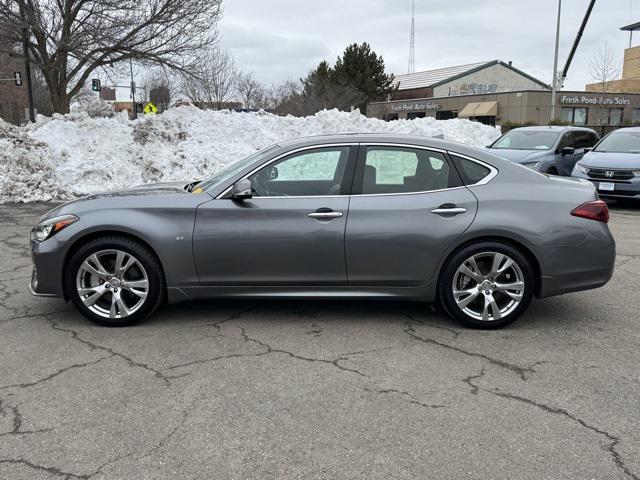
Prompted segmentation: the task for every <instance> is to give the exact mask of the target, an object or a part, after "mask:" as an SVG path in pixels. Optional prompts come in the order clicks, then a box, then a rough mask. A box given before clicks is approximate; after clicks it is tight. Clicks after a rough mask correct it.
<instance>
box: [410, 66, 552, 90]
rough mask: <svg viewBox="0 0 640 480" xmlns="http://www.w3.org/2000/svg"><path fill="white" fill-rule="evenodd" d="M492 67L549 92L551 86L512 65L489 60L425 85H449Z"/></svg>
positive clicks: (431, 86) (433, 86)
mask: <svg viewBox="0 0 640 480" xmlns="http://www.w3.org/2000/svg"><path fill="white" fill-rule="evenodd" d="M493 65H502V66H503V67H507V68H508V69H509V70H511V71H513V72H516V73H517V74H519V75H522V76H523V77H525V78H528V79H529V80H531V81H532V82H535V83H537V84H538V85H540V86H542V87H544V88H546V89H549V90H551V86H550V85H548V84H546V83H544V82H542V81H540V80H538V79H537V78H535V77H532V76H531V75H529V74H528V73H525V72H523V71H522V70H519V69H517V68H516V67H514V66H513V65H509V64H508V63H505V62H503V61H502V60H491V61H490V62H487V63H483V64H482V65H479V66H477V67H474V68H472V69H470V70H466V71H464V72H462V73H459V74H457V75H454V76H453V77H449V78H446V79H444V80H440V81H439V82H436V83H432V84H431V85H427V86H428V87H430V88H435V87H439V86H440V85H444V84H445V83H449V82H452V81H454V80H458V79H459V78H462V77H466V76H467V75H470V74H472V73H475V72H479V71H480V70H484V69H485V68H488V67H492V66H493ZM416 88H424V87H416Z"/></svg>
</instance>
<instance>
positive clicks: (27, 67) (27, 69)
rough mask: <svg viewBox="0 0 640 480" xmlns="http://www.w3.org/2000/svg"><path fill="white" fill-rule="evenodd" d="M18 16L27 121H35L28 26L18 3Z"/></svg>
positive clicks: (21, 6)
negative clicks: (27, 108)
mask: <svg viewBox="0 0 640 480" xmlns="http://www.w3.org/2000/svg"><path fill="white" fill-rule="evenodd" d="M20 16H21V17H22V21H23V23H24V25H23V27H22V51H23V54H24V73H25V75H26V77H27V100H28V102H29V121H30V122H35V121H36V113H35V110H34V108H33V85H32V84H31V62H30V61H29V28H28V26H27V25H28V23H27V16H26V15H25V13H24V6H23V5H22V3H21V4H20Z"/></svg>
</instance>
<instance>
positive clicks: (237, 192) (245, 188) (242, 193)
mask: <svg viewBox="0 0 640 480" xmlns="http://www.w3.org/2000/svg"><path fill="white" fill-rule="evenodd" d="M231 196H232V197H233V198H235V199H237V200H243V199H245V198H251V197H252V196H253V192H252V190H251V181H250V180H249V179H248V178H243V179H242V180H238V181H237V182H236V183H234V184H233V187H231Z"/></svg>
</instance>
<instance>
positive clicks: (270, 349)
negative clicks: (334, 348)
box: [238, 327, 377, 378]
mask: <svg viewBox="0 0 640 480" xmlns="http://www.w3.org/2000/svg"><path fill="white" fill-rule="evenodd" d="M238 328H239V329H240V332H241V335H242V338H244V340H245V342H252V343H255V344H257V345H260V346H261V347H263V348H265V349H266V351H265V352H264V354H265V355H266V354H270V353H281V354H283V355H288V356H289V357H291V358H295V359H296V360H302V361H305V362H310V363H314V362H318V363H324V364H327V365H333V366H334V367H336V368H338V369H340V370H343V371H345V372H351V373H354V374H356V375H359V376H361V377H364V378H369V377H368V376H367V375H365V374H364V373H362V372H361V371H359V370H357V369H355V368H349V367H345V366H343V365H340V363H339V362H342V361H345V360H348V359H349V357H350V356H352V355H359V354H363V353H371V352H374V351H377V350H362V351H358V352H349V353H343V354H340V355H339V356H338V357H337V358H335V359H333V360H327V359H324V358H313V357H303V356H302V355H298V354H296V353H293V352H289V351H287V350H282V349H279V348H273V347H272V346H271V345H269V344H267V343H265V342H263V341H262V340H258V339H255V338H252V337H249V335H247V332H246V331H245V329H244V328H243V327H238Z"/></svg>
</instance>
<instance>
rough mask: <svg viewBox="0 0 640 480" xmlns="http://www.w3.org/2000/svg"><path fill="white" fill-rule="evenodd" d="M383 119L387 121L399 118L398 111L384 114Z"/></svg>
mask: <svg viewBox="0 0 640 480" xmlns="http://www.w3.org/2000/svg"><path fill="white" fill-rule="evenodd" d="M382 119H383V120H384V121H385V122H391V121H393V120H398V114H397V113H385V114H383V115H382Z"/></svg>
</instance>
